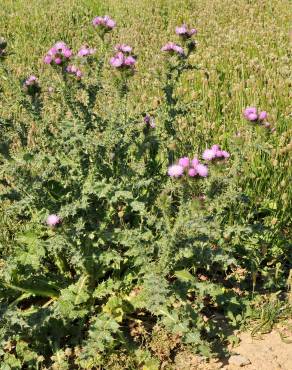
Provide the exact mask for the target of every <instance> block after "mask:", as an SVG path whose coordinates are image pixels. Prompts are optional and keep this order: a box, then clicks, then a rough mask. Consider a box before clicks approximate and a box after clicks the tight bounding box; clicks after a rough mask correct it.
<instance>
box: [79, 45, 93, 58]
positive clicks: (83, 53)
mask: <svg viewBox="0 0 292 370" xmlns="http://www.w3.org/2000/svg"><path fill="white" fill-rule="evenodd" d="M95 53H96V49H92V48H89V47H88V46H86V45H84V46H81V48H80V49H79V51H78V53H77V56H78V57H88V56H91V55H93V54H95Z"/></svg>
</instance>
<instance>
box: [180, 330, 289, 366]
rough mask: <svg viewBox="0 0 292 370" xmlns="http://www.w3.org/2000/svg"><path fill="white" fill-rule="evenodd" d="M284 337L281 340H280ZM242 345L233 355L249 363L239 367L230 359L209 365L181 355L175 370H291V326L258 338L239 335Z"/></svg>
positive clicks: (235, 349)
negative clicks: (239, 356) (241, 357)
mask: <svg viewBox="0 0 292 370" xmlns="http://www.w3.org/2000/svg"><path fill="white" fill-rule="evenodd" d="M281 335H282V337H281ZM239 338H240V343H239V345H238V346H237V347H234V348H232V349H231V353H232V354H233V355H241V356H243V358H245V359H246V360H248V361H247V362H250V363H249V364H248V365H244V366H239V365H234V364H230V363H229V359H224V360H220V359H215V360H211V361H210V362H208V363H206V362H205V361H204V360H203V359H202V358H200V357H198V356H194V355H191V354H181V355H180V356H178V357H177V359H176V368H175V369H176V370H218V369H224V370H238V369H243V370H292V323H290V324H289V325H285V326H284V327H283V326H282V327H279V328H277V329H274V330H273V331H272V332H271V333H268V334H263V335H261V336H258V337H256V338H254V337H252V336H251V334H250V333H241V334H240V335H239Z"/></svg>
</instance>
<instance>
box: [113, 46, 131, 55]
mask: <svg viewBox="0 0 292 370" xmlns="http://www.w3.org/2000/svg"><path fill="white" fill-rule="evenodd" d="M115 50H116V51H121V52H123V53H131V51H132V50H133V48H132V47H131V46H129V45H126V44H117V45H116V46H115Z"/></svg>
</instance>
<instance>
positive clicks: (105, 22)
mask: <svg viewBox="0 0 292 370" xmlns="http://www.w3.org/2000/svg"><path fill="white" fill-rule="evenodd" d="M92 24H93V26H94V27H97V26H101V27H103V28H104V30H105V31H106V32H107V31H111V30H112V29H113V28H115V26H116V22H115V21H114V20H113V19H111V18H110V17H109V16H108V15H105V16H104V17H95V18H94V19H93V21H92Z"/></svg>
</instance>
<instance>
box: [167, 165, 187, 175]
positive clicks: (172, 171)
mask: <svg viewBox="0 0 292 370" xmlns="http://www.w3.org/2000/svg"><path fill="white" fill-rule="evenodd" d="M167 173H168V175H169V176H170V177H180V176H182V175H183V173H184V168H183V167H182V166H180V165H179V164H173V165H172V166H170V167H168V171H167Z"/></svg>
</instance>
